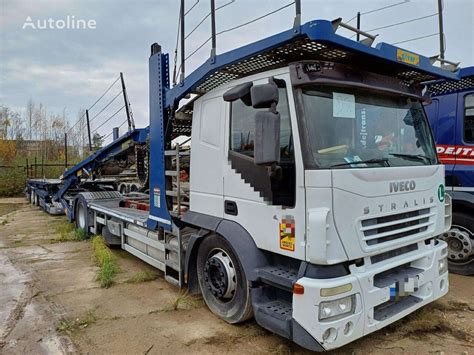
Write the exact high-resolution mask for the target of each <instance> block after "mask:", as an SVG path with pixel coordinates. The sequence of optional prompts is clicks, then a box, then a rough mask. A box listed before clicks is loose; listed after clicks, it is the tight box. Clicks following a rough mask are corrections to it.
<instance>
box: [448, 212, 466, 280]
mask: <svg viewBox="0 0 474 355" xmlns="http://www.w3.org/2000/svg"><path fill="white" fill-rule="evenodd" d="M441 239H442V240H444V241H445V242H446V243H448V262H449V264H448V265H449V271H450V272H452V273H454V274H460V275H474V217H472V216H470V215H468V214H464V213H460V212H454V213H453V223H452V226H451V229H450V230H449V231H447V232H446V233H444V234H443V235H442V237H441Z"/></svg>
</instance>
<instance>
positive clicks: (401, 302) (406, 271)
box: [293, 240, 449, 350]
mask: <svg viewBox="0 0 474 355" xmlns="http://www.w3.org/2000/svg"><path fill="white" fill-rule="evenodd" d="M446 253H447V249H446V243H444V242H442V241H435V240H431V241H430V243H429V244H428V245H427V244H425V242H424V241H421V242H419V243H417V250H413V251H411V252H409V253H405V254H403V255H399V256H396V257H392V258H389V259H385V260H383V261H379V262H376V263H372V262H371V258H370V257H366V258H365V259H364V265H363V266H359V267H357V266H355V265H352V266H351V268H350V272H351V273H350V275H347V276H343V277H339V278H334V279H311V278H308V277H303V278H300V279H299V280H298V281H297V283H298V284H299V285H301V286H303V287H304V294H302V295H298V294H294V295H293V318H294V320H295V321H296V322H298V323H299V324H300V325H301V326H302V327H303V328H304V329H305V330H306V331H307V332H308V333H309V334H310V335H311V336H312V337H313V338H314V339H315V340H316V341H317V342H318V343H319V344H321V346H322V347H323V348H324V349H326V350H329V349H334V348H338V347H340V346H343V345H345V344H347V343H350V342H352V341H354V340H356V339H358V338H360V337H362V336H364V335H367V334H369V333H372V332H374V331H376V330H378V329H381V328H383V327H385V326H386V325H388V324H390V323H393V322H395V321H396V320H398V319H401V318H403V317H405V316H406V315H407V314H409V313H411V312H413V311H414V310H416V309H418V308H420V307H422V306H424V305H426V304H428V303H430V302H432V301H434V300H436V299H438V298H440V297H442V296H443V295H445V294H446V293H447V292H448V288H449V282H448V273H447V272H444V273H442V274H441V275H440V274H439V270H438V268H439V265H438V260H440V259H442V258H445V257H446ZM397 282H398V283H397ZM407 282H408V283H410V284H411V285H412V286H413V285H414V288H413V289H411V290H410V291H411V292H409V294H408V293H406V294H405V295H403V296H400V297H398V295H396V294H395V293H397V292H398V291H397V290H396V288H394V287H393V286H394V285H397V287H398V285H401V284H402V285H405V284H406V283H407ZM349 283H350V284H351V285H352V289H351V290H350V291H346V292H344V293H341V294H338V295H335V296H330V297H322V296H321V289H323V288H324V289H326V288H334V287H338V286H343V285H347V284H349ZM404 287H405V286H401V288H402V289H403V288H404ZM349 295H355V299H356V305H355V308H354V313H353V314H351V315H347V316H344V317H342V318H339V319H336V320H326V321H325V320H321V321H320V320H319V318H318V315H319V304H320V303H321V302H323V301H330V300H337V299H340V298H342V297H345V296H349ZM391 295H392V298H391ZM323 334H324V336H323ZM328 334H329V335H330V336H328Z"/></svg>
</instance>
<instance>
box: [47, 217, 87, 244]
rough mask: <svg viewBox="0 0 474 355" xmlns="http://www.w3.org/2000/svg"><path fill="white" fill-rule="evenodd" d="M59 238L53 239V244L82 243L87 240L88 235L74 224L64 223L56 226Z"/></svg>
mask: <svg viewBox="0 0 474 355" xmlns="http://www.w3.org/2000/svg"><path fill="white" fill-rule="evenodd" d="M56 234H57V236H56V237H55V238H53V239H51V242H52V243H61V242H71V241H82V240H85V239H86V238H87V234H86V232H85V231H83V230H82V229H78V228H75V226H74V224H72V223H69V222H64V223H61V224H58V225H57V226H56Z"/></svg>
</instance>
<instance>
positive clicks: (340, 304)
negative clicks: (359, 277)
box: [319, 295, 356, 321]
mask: <svg viewBox="0 0 474 355" xmlns="http://www.w3.org/2000/svg"><path fill="white" fill-rule="evenodd" d="M355 303H356V301H355V295H351V296H347V297H344V298H340V299H338V300H334V301H326V302H321V303H320V304H319V320H320V321H321V320H336V319H339V318H343V317H345V316H347V315H350V314H353V313H354V311H355Z"/></svg>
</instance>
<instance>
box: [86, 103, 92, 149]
mask: <svg viewBox="0 0 474 355" xmlns="http://www.w3.org/2000/svg"><path fill="white" fill-rule="evenodd" d="M86 122H87V137H88V138H89V152H92V137H91V122H90V120H89V110H86Z"/></svg>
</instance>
